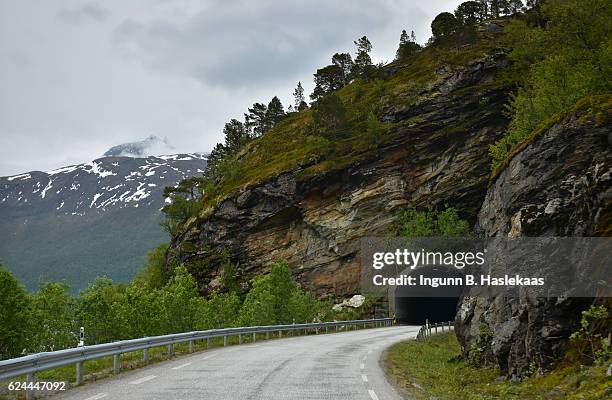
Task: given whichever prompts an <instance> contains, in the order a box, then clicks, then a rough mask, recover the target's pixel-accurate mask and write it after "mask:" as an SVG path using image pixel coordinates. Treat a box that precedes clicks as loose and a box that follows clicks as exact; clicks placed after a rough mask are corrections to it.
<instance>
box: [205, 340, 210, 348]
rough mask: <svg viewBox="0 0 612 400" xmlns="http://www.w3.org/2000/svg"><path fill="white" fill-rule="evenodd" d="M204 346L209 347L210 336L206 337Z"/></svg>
mask: <svg viewBox="0 0 612 400" xmlns="http://www.w3.org/2000/svg"><path fill="white" fill-rule="evenodd" d="M206 348H207V349H210V338H207V339H206Z"/></svg>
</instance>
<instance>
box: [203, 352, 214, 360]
mask: <svg viewBox="0 0 612 400" xmlns="http://www.w3.org/2000/svg"><path fill="white" fill-rule="evenodd" d="M216 355H217V353H215V354H211V355H209V356H206V357H202V360H208V359H209V358H213V357H214V356H216Z"/></svg>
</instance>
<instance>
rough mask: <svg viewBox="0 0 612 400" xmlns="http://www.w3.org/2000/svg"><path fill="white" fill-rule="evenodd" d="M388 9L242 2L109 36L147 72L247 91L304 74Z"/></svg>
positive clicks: (381, 19)
mask: <svg viewBox="0 0 612 400" xmlns="http://www.w3.org/2000/svg"><path fill="white" fill-rule="evenodd" d="M395 4H396V3H395V2H391V1H381V2H379V3H378V4H377V6H376V7H372V6H371V5H372V2H368V1H362V0H360V1H353V2H350V3H348V2H337V3H333V2H332V3H330V2H323V1H299V2H287V1H274V2H266V3H265V5H262V6H260V7H249V6H248V5H247V3H246V2H232V3H230V4H228V3H227V2H224V3H221V2H216V3H214V4H212V5H209V6H208V7H207V8H205V10H203V11H201V12H198V13H197V14H195V15H193V16H191V17H190V18H188V19H187V20H186V21H184V20H180V21H175V20H161V19H157V20H154V21H151V22H140V21H136V20H133V19H131V20H126V21H124V22H123V23H122V24H121V25H120V26H119V27H118V28H117V29H116V30H115V32H114V35H113V39H114V44H115V46H116V49H117V50H118V51H119V52H120V53H121V54H123V55H127V56H131V57H135V58H137V59H139V60H142V61H143V62H144V63H145V65H146V66H147V67H149V68H153V69H156V70H159V71H164V72H170V73H174V74H182V75H188V76H190V77H192V78H195V79H197V80H199V81H201V82H202V83H205V84H207V85H215V86H224V87H245V86H246V87H254V86H257V85H268V84H270V83H273V82H276V81H279V80H286V79H287V78H288V77H291V76H294V75H296V74H303V73H304V72H307V71H310V69H311V68H312V65H311V64H312V60H317V61H319V60H323V59H329V58H331V55H332V53H333V52H335V51H338V50H342V49H345V50H349V49H350V50H352V41H353V40H354V39H355V38H356V37H357V36H359V35H363V34H367V33H368V32H366V31H365V30H366V27H367V30H370V31H376V30H380V29H382V28H383V27H384V26H385V23H386V22H387V21H388V18H389V15H393V13H392V11H393V6H394V5H395ZM349 6H350V7H349ZM398 35H399V34H398ZM281 71H282V73H281ZM312 72H314V71H312Z"/></svg>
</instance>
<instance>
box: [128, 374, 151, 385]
mask: <svg viewBox="0 0 612 400" xmlns="http://www.w3.org/2000/svg"><path fill="white" fill-rule="evenodd" d="M155 378H157V375H149V376H145V377H144V378H140V379H136V380H135V381H132V382H130V385H140V384H141V383H143V382H146V381H150V380H151V379H155Z"/></svg>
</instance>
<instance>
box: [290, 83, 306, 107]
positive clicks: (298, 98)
mask: <svg viewBox="0 0 612 400" xmlns="http://www.w3.org/2000/svg"><path fill="white" fill-rule="evenodd" d="M293 99H294V101H295V107H294V110H295V111H298V112H299V111H304V110H305V109H307V108H308V104H306V98H305V97H304V88H303V87H302V82H298V84H297V86H296V88H295V90H294V91H293Z"/></svg>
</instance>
